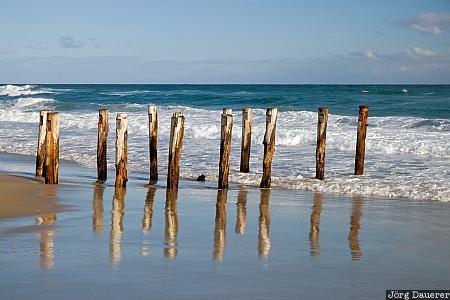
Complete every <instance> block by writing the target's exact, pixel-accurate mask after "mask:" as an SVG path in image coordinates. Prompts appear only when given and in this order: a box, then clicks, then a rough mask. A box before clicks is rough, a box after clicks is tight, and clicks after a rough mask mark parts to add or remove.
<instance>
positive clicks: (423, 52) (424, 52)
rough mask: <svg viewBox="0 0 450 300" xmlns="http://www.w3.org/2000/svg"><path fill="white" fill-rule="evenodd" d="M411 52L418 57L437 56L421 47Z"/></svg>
mask: <svg viewBox="0 0 450 300" xmlns="http://www.w3.org/2000/svg"><path fill="white" fill-rule="evenodd" d="M411 51H412V53H413V54H415V55H416V56H425V57H431V56H436V53H435V52H433V51H431V50H427V49H423V48H420V47H414V48H413V49H412V50H411Z"/></svg>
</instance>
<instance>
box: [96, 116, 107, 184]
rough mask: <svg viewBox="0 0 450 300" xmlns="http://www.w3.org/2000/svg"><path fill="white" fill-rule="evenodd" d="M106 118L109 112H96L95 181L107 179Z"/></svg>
mask: <svg viewBox="0 0 450 300" xmlns="http://www.w3.org/2000/svg"><path fill="white" fill-rule="evenodd" d="M108 118H109V111H108V109H106V108H102V109H100V110H99V111H98V138H97V179H98V181H100V182H102V181H106V178H107V177H108V166H107V162H106V153H107V151H106V150H107V141H108V128H109V126H108Z"/></svg>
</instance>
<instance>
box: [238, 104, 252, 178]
mask: <svg viewBox="0 0 450 300" xmlns="http://www.w3.org/2000/svg"><path fill="white" fill-rule="evenodd" d="M252 119H253V118H252V109H251V108H244V109H243V110H242V140H241V165H240V168H239V171H240V172H241V173H248V172H249V171H250V147H251V144H252V121H253V120H252Z"/></svg>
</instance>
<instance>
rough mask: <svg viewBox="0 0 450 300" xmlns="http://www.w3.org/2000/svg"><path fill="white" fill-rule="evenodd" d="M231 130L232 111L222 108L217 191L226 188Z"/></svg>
mask: <svg viewBox="0 0 450 300" xmlns="http://www.w3.org/2000/svg"><path fill="white" fill-rule="evenodd" d="M232 129H233V115H232V110H231V109H230V108H224V109H223V113H222V116H221V133H220V160H219V183H218V187H219V189H227V188H228V175H229V173H230V153H231V132H232Z"/></svg>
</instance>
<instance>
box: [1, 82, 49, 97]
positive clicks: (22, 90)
mask: <svg viewBox="0 0 450 300" xmlns="http://www.w3.org/2000/svg"><path fill="white" fill-rule="evenodd" d="M53 93H54V92H53V91H52V90H51V89H45V88H36V87H35V86H32V85H28V84H27V85H21V86H19V85H12V84H8V85H3V86H0V96H10V97H17V96H27V95H38V94H53Z"/></svg>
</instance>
